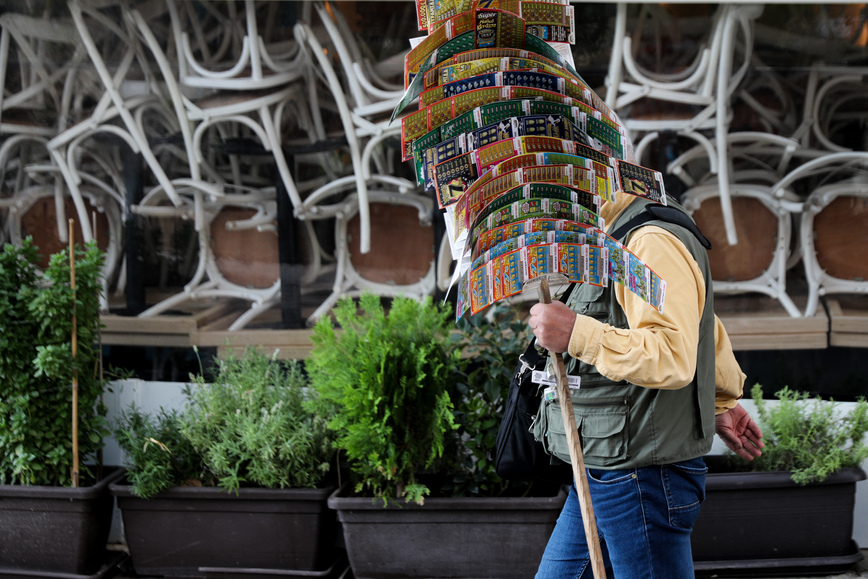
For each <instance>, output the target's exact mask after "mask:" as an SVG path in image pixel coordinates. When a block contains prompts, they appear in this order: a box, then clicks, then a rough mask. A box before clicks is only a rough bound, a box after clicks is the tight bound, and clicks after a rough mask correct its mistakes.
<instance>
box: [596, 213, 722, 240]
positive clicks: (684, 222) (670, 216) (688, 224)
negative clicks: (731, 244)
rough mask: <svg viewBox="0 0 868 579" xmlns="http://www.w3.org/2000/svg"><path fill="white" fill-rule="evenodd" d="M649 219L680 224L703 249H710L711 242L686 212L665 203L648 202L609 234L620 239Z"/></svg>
mask: <svg viewBox="0 0 868 579" xmlns="http://www.w3.org/2000/svg"><path fill="white" fill-rule="evenodd" d="M649 221H665V222H667V223H673V224H675V225H678V226H681V227H683V228H684V229H686V230H687V231H689V232H690V233H692V234H693V236H694V237H696V239H698V240H699V243H701V244H702V246H703V247H704V248H705V249H711V242H710V241H709V240H708V238H707V237H705V236H704V235H703V234H702V232H701V231H700V230H699V228H698V227H697V226H696V223H694V222H693V220H692V219H691V218H690V217H689V216H688V215H687V214H686V213H683V212H681V211H679V210H678V209H676V208H675V207H667V206H666V205H659V204H656V203H650V204H648V205H647V206H646V207H645V211H643V212H642V213H640V214H639V215H636V216H635V217H633V218H632V219H630V220H629V221H628V222H627V223H625V224H623V225H622V226H621V227H619V228H618V229H617V230H615V231H614V232H612V233H610V235H611V236H612V237H613V238H615V239H618V240H620V239H622V238H623V237H624V236H625V235H626V234H627V233H628V232H629V231H631V230H632V229H635V228H636V227H639V226H641V225H644V224H646V223H648V222H649Z"/></svg>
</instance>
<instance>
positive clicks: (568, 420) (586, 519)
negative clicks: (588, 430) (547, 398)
mask: <svg viewBox="0 0 868 579" xmlns="http://www.w3.org/2000/svg"><path fill="white" fill-rule="evenodd" d="M548 277H553V278H556V279H557V280H558V281H559V282H560V281H563V282H564V283H566V282H567V279H566V278H565V277H564V276H562V275H559V274H554V275H552V274H549V276H545V275H544V276H540V277H537V278H534V279H532V280H528V282H527V284H526V285H525V288H532V287H534V286H536V289H537V292H538V294H539V301H540V302H541V303H544V304H550V303H552V296H551V293H550V291H549V280H548ZM549 366H550V367H551V368H552V369H553V371H554V375H555V380H556V381H557V384H558V387H557V393H558V400H559V401H560V403H561V418H563V421H564V430H565V431H566V433H567V446H569V449H570V463H571V464H572V465H573V478H574V479H575V481H576V490H577V491H578V496H579V508H581V511H582V523H583V524H584V526H585V540H586V541H587V543H588V553H589V555H590V557H591V570H592V571H593V572H594V578H595V579H606V567H605V565H604V564H603V552H602V550H601V549H600V536H599V535H598V534H597V519H596V517H595V516H594V506H593V505H592V504H591V489H590V488H589V487H588V477H587V475H586V474H585V458H584V456H583V455H582V444H581V441H579V432H578V428H577V427H576V416H575V415H574V414H573V400H572V396H571V395H570V387H569V383H568V382H567V369H566V366H565V365H564V359H563V358H562V357H561V355H560V354H557V353H555V352H552V351H551V350H549Z"/></svg>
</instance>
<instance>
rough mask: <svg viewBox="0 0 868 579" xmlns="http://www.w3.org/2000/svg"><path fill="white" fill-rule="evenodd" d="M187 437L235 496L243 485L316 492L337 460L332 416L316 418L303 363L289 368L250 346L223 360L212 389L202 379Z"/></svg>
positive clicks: (184, 426) (191, 394) (190, 407)
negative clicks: (333, 459)
mask: <svg viewBox="0 0 868 579" xmlns="http://www.w3.org/2000/svg"><path fill="white" fill-rule="evenodd" d="M193 382H194V384H195V387H194V388H190V389H189V390H188V403H187V406H186V408H185V411H184V413H183V414H182V416H181V417H180V428H181V432H182V433H183V434H184V436H185V437H187V439H188V440H189V441H190V442H191V443H192V445H193V447H194V448H196V450H197V451H198V452H199V453H200V454H201V455H202V459H203V461H204V463H205V466H206V468H207V469H208V471H209V472H210V473H211V474H212V475H213V476H215V477H216V478H217V479H218V480H219V485H220V486H221V487H223V488H225V489H227V490H231V491H237V490H238V489H239V488H240V487H241V486H257V487H263V488H313V487H316V486H318V485H319V484H320V483H321V482H322V480H323V479H324V478H325V475H326V474H327V473H328V472H329V470H330V466H331V465H330V458H331V456H332V455H333V454H334V450H333V449H332V444H331V443H332V437H331V433H330V432H329V431H328V429H327V427H326V422H327V414H320V415H315V414H312V413H310V412H309V411H308V410H307V408H306V406H305V403H306V400H308V399H309V398H310V397H312V396H313V395H314V394H315V392H313V391H311V390H310V389H309V388H307V386H308V381H307V377H306V376H305V375H304V372H303V366H302V364H301V363H300V362H297V361H290V362H286V363H284V362H281V361H280V360H277V359H276V358H274V357H269V356H267V355H265V354H264V353H263V352H262V351H261V350H259V349H256V348H253V347H248V348H246V349H245V351H244V354H243V355H242V356H238V355H235V354H230V355H229V356H228V357H227V358H226V359H223V360H219V361H218V367H217V372H216V375H215V377H214V379H213V381H212V382H211V383H207V382H206V381H205V378H204V377H203V376H201V375H199V376H194V377H193Z"/></svg>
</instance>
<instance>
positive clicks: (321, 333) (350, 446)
mask: <svg viewBox="0 0 868 579" xmlns="http://www.w3.org/2000/svg"><path fill="white" fill-rule="evenodd" d="M333 311H334V315H335V318H336V320H337V323H338V325H339V326H340V328H341V329H340V330H339V331H336V330H335V328H334V327H333V325H332V322H331V320H330V319H329V318H327V317H323V318H321V319H320V320H319V321H318V322H317V323H316V325H315V326H314V329H313V336H312V337H311V341H312V343H313V349H312V351H311V353H310V354H309V356H308V358H307V360H306V367H307V371H308V373H309V375H310V380H311V385H312V386H313V388H314V389H316V391H317V392H318V393H319V397H318V398H316V399H314V403H313V404H312V408H313V409H314V411H315V412H316V413H317V414H319V415H321V416H331V420H330V421H329V428H331V429H332V430H334V432H335V433H336V436H337V439H336V443H335V444H336V446H337V447H338V448H339V449H341V450H343V451H344V452H345V453H346V456H347V458H348V461H349V469H350V473H351V475H352V477H353V479H354V482H355V488H356V491H357V492H362V491H364V492H367V493H372V494H373V495H374V496H375V497H377V498H381V499H383V501H384V502H387V501H388V500H390V499H392V498H405V499H407V500H410V501H415V502H419V503H421V502H423V501H424V497H425V496H426V495H428V494H430V489H429V488H428V487H427V485H426V484H424V483H423V482H421V481H420V480H419V476H420V475H421V474H423V473H425V472H427V471H430V470H432V469H433V467H434V466H435V464H436V462H437V461H438V460H440V459H441V458H442V456H443V451H444V446H445V444H446V443H447V435H448V434H449V433H451V431H452V430H453V429H454V428H455V424H454V421H453V416H452V402H451V399H450V388H451V387H452V385H453V383H454V381H455V378H456V372H457V370H458V367H459V364H460V352H459V351H458V349H457V348H454V347H453V344H452V343H451V341H450V338H449V334H450V332H451V331H452V329H453V327H454V322H453V320H452V315H451V308H450V307H449V305H448V304H446V305H444V306H438V305H437V304H435V303H434V302H433V301H432V300H431V298H430V297H427V298H425V299H424V300H423V301H422V302H418V301H416V300H413V299H411V298H406V297H397V298H395V299H394V300H392V303H391V307H390V309H389V313H388V314H386V312H385V310H384V308H383V305H382V303H381V300H380V298H379V297H378V296H376V295H373V294H370V293H365V294H363V295H362V296H361V298H360V300H359V303H358V306H357V305H356V302H355V301H353V300H352V299H351V298H349V297H344V298H342V299H341V300H340V301H339V302H338V303H337V304H336V306H335V308H334V310H333Z"/></svg>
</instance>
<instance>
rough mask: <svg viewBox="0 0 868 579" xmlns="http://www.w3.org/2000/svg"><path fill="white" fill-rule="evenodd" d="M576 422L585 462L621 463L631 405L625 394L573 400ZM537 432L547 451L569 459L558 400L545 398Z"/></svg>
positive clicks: (625, 445)
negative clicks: (579, 402) (584, 400)
mask: <svg viewBox="0 0 868 579" xmlns="http://www.w3.org/2000/svg"><path fill="white" fill-rule="evenodd" d="M573 413H574V415H575V417H576V426H577V427H578V430H579V433H580V439H581V443H582V454H583V456H584V458H585V462H586V463H588V464H590V465H596V466H609V465H615V464H619V463H621V462H623V461H625V460H626V459H627V458H628V457H629V453H628V452H627V447H628V442H629V429H628V427H627V422H628V416H629V406H628V403H627V400H626V399H625V398H608V399H605V398H601V399H597V400H594V401H593V402H592V403H590V404H589V403H581V404H578V403H575V402H574V403H573ZM540 415H541V416H539V417H538V419H537V423H536V424H535V425H534V426H535V432H534V434H535V435H536V437H537V440H542V442H543V444H544V446H545V447H546V449H547V451H548V452H549V453H551V454H553V455H555V456H557V457H558V458H560V459H561V460H564V461H567V462H569V460H570V459H569V445H568V444H567V435H566V429H565V428H564V421H563V418H561V406H560V403H559V402H558V401H557V400H547V401H545V404H544V407H541V412H540Z"/></svg>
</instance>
